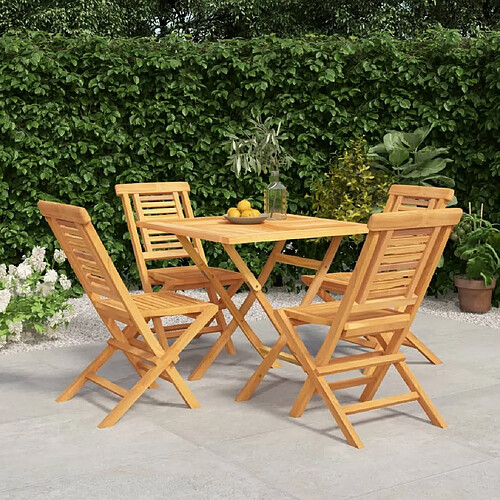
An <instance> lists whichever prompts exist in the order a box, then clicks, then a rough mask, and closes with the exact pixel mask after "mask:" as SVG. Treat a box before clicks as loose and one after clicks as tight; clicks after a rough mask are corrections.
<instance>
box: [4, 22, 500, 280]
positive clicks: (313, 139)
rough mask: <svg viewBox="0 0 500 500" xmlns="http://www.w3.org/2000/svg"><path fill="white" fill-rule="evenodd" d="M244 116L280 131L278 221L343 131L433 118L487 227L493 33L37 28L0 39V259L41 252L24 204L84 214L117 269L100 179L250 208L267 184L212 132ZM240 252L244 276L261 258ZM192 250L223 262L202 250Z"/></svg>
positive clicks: (213, 210) (499, 48)
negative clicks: (217, 39)
mask: <svg viewBox="0 0 500 500" xmlns="http://www.w3.org/2000/svg"><path fill="white" fill-rule="evenodd" d="M252 112H262V113H263V114H264V115H265V116H269V115H272V116H274V117H276V119H277V120H278V119H279V120H282V121H283V122H284V127H285V128H286V130H287V132H288V139H287V141H286V146H287V148H288V149H289V151H290V153H291V154H292V155H293V156H294V157H295V158H296V159H297V162H296V163H295V164H294V165H292V167H291V168H290V169H288V170H287V171H284V172H283V182H284V184H285V185H286V186H287V187H288V188H289V192H290V195H289V196H290V198H289V208H290V211H291V212H296V213H310V212H311V204H310V200H309V199H308V198H307V194H308V189H309V188H308V181H310V180H311V179H314V178H317V177H318V176H319V175H320V174H321V173H322V172H323V171H324V170H325V169H326V168H328V162H329V158H330V155H331V154H332V153H333V152H335V151H336V150H338V149H341V148H343V147H344V146H345V144H346V142H347V141H348V140H349V139H351V138H352V137H353V136H359V135H362V134H363V135H365V136H366V138H367V140H368V141H369V143H376V142H379V141H380V139H381V137H382V136H383V134H384V132H385V131H386V130H387V129H391V128H396V129H399V128H401V129H405V130H409V129H412V128H413V127H416V126H420V125H424V124H428V123H433V124H434V125H435V128H434V130H433V132H432V138H431V139H432V143H434V144H436V145H439V146H448V147H449V148H450V151H451V157H452V158H453V160H454V163H453V164H451V165H450V166H449V168H448V172H447V173H448V174H449V175H452V176H454V178H455V179H456V183H457V188H456V190H457V195H458V199H459V204H461V205H462V206H464V205H466V204H467V202H468V201H469V200H470V201H473V203H474V204H475V205H477V204H478V203H480V202H484V203H485V214H486V215H487V216H488V217H489V218H491V219H493V220H496V221H499V220H500V194H499V190H498V185H499V182H498V181H499V178H500V177H499V176H500V152H499V151H500V148H499V138H500V33H499V32H493V33H489V34H484V35H482V36H481V37H480V38H478V39H475V38H474V39H470V38H462V37H460V36H459V35H458V34H457V33H455V32H453V31H445V30H440V31H434V32H430V33H428V34H426V36H425V37H422V38H420V39H416V40H412V41H401V40H395V39H393V38H391V37H389V36H387V35H377V36H372V37H370V38H367V39H354V38H350V39H339V38H334V37H325V38H324V37H308V38H306V39H301V40H299V39H276V38H272V37H266V38H259V39H253V40H229V41H224V42H221V43H202V44H195V43H192V42H191V41H189V40H182V39H179V38H167V39H164V40H162V41H160V42H158V41H155V40H150V39H114V40H108V39H104V38H100V37H95V36H93V37H88V38H74V39H72V38H65V37H61V36H51V35H46V34H40V33H38V34H30V35H27V36H26V37H22V38H20V37H14V36H4V37H1V38H0V172H1V173H0V218H1V227H0V262H12V263H14V262H16V260H17V259H18V258H19V257H20V256H21V255H22V254H23V252H24V251H25V250H26V249H27V248H29V247H31V246H32V245H34V244H45V245H49V246H51V245H52V242H53V238H52V235H51V234H50V233H49V229H48V227H47V225H46V224H45V223H44V222H42V220H41V216H40V214H39V213H38V210H37V208H36V202H37V200H38V199H40V198H43V199H50V200H60V201H63V202H68V203H73V204H79V205H83V206H85V207H87V208H88V209H89V211H90V213H91V216H92V218H93V220H94V221H95V223H96V226H97V228H98V231H99V233H100V234H101V236H102V237H103V240H104V242H105V244H106V246H107V248H108V249H109V250H110V251H112V253H113V258H114V260H115V262H116V263H117V265H118V268H119V269H120V270H121V271H122V272H124V273H127V272H128V270H129V269H130V268H131V264H132V263H133V255H132V251H131V247H130V244H129V241H128V239H127V236H126V226H125V224H124V221H123V217H122V210H121V207H120V204H119V200H118V199H117V198H116V196H115V195H114V191H113V186H114V184H116V183H123V182H146V181H166V180H168V181H174V180H186V181H188V182H189V183H190V184H191V187H192V200H193V203H194V206H195V212H196V214H198V215H201V214H206V215H210V214H221V213H223V212H224V211H225V210H226V208H227V207H228V206H230V205H234V203H235V202H236V201H237V200H239V199H241V198H244V197H247V198H249V199H254V200H255V201H257V202H258V201H261V200H262V194H261V193H262V189H263V186H264V185H265V183H267V179H261V178H259V177H257V176H252V175H248V176H245V177H244V178H242V179H237V178H235V176H234V175H233V174H232V173H231V172H229V171H228V169H227V168H226V167H225V166H224V164H225V161H226V156H227V151H226V150H225V148H224V147H223V142H224V140H225V138H226V134H227V133H228V132H234V133H240V132H241V131H242V130H243V129H244V128H245V127H246V126H247V125H248V120H249V118H250V116H251V113H252ZM264 247H265V245H264ZM246 252H247V258H248V260H249V261H250V262H251V264H252V266H253V267H255V268H258V267H259V266H260V264H261V262H262V253H263V252H259V250H257V251H256V250H255V249H254V248H247V250H246ZM208 254H209V258H210V260H211V262H212V263H214V264H221V263H222V265H225V263H227V258H226V257H225V256H224V255H223V254H222V250H221V249H220V248H219V247H217V246H211V247H210V248H209V251H208ZM132 271H133V268H132ZM445 281H446V280H445Z"/></svg>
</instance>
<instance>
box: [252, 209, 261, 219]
mask: <svg viewBox="0 0 500 500" xmlns="http://www.w3.org/2000/svg"><path fill="white" fill-rule="evenodd" d="M252 212H253V217H260V212H259V211H258V210H257V209H256V208H253V209H252Z"/></svg>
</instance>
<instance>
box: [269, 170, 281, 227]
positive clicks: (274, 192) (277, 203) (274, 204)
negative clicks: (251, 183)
mask: <svg viewBox="0 0 500 500" xmlns="http://www.w3.org/2000/svg"><path fill="white" fill-rule="evenodd" d="M264 212H265V213H266V214H269V218H270V219H275V220H276V219H286V187H285V186H283V184H282V183H281V182H280V180H279V172H278V171H274V172H271V182H270V184H269V186H267V188H266V190H265V191H264Z"/></svg>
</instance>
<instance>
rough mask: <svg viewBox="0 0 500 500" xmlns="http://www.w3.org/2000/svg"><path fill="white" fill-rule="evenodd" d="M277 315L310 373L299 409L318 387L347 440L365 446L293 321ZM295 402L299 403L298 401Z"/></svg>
mask: <svg viewBox="0 0 500 500" xmlns="http://www.w3.org/2000/svg"><path fill="white" fill-rule="evenodd" d="M277 316H278V317H279V318H280V319H281V323H282V324H283V327H284V335H283V336H284V337H286V340H287V344H288V347H289V348H290V351H291V352H292V353H293V355H294V356H295V358H296V359H297V361H298V362H299V363H300V365H301V367H302V369H303V370H304V371H305V372H306V373H307V375H308V378H307V380H306V383H305V384H304V386H303V388H302V390H301V394H299V398H301V404H298V405H297V407H299V410H302V412H303V409H302V407H304V408H305V406H307V403H308V402H309V399H310V398H311V395H312V394H313V393H314V392H315V389H316V390H317V392H318V393H319V394H320V395H321V397H322V398H323V401H324V402H325V404H326V406H327V407H328V409H329V410H330V413H331V414H332V417H333V418H334V420H335V422H336V423H337V425H338V426H339V428H340V430H341V431H342V433H343V434H344V436H345V438H346V439H347V442H348V443H349V444H350V445H351V446H354V447H356V448H363V447H364V445H363V442H362V441H361V439H360V438H359V436H358V433H357V432H356V431H355V430H354V426H353V425H352V423H351V422H350V420H349V419H348V418H347V415H346V413H345V412H344V410H343V409H342V406H341V405H340V403H339V402H338V400H337V398H336V397H335V395H334V393H333V391H332V389H331V388H330V386H329V384H328V382H327V381H326V379H325V377H321V376H318V375H317V373H316V371H315V370H316V361H315V360H314V359H313V358H312V357H311V355H310V354H309V352H308V351H307V348H306V346H305V345H304V343H303V342H302V340H301V339H300V337H299V335H298V333H297V331H296V330H295V329H294V328H293V325H292V323H291V322H290V320H289V319H288V318H287V317H286V315H285V313H284V312H283V311H278V314H277ZM305 389H306V390H308V392H305ZM301 395H302V396H301ZM299 398H297V399H299ZM295 403H296V404H297V401H296V402H295ZM294 406H295V404H294Z"/></svg>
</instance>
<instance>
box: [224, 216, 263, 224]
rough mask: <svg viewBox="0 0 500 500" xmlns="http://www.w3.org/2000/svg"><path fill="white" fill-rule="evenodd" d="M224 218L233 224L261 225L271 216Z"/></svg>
mask: <svg viewBox="0 0 500 500" xmlns="http://www.w3.org/2000/svg"><path fill="white" fill-rule="evenodd" d="M224 217H225V218H226V220H228V221H229V222H231V224H261V223H262V222H264V221H265V220H266V219H267V218H269V215H267V214H262V215H259V217H228V216H227V215H224Z"/></svg>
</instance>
